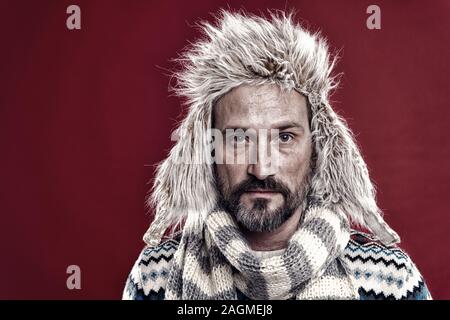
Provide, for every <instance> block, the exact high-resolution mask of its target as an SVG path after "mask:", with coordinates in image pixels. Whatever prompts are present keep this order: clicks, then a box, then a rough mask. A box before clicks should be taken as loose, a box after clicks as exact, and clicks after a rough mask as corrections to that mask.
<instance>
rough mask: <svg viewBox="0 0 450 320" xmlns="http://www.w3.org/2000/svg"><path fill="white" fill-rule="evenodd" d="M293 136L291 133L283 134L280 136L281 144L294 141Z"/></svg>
mask: <svg viewBox="0 0 450 320" xmlns="http://www.w3.org/2000/svg"><path fill="white" fill-rule="evenodd" d="M292 138H293V137H292V135H291V134H289V133H281V134H280V142H281V143H288V142H289V141H291V140H292Z"/></svg>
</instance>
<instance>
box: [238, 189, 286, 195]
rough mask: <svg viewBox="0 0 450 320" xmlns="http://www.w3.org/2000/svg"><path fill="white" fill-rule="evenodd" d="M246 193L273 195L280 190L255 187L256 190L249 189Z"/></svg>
mask: <svg viewBox="0 0 450 320" xmlns="http://www.w3.org/2000/svg"><path fill="white" fill-rule="evenodd" d="M245 193H246V194H248V195H250V196H259V197H264V196H273V195H275V194H277V193H279V192H278V191H275V190H267V189H254V190H248V191H246V192H245Z"/></svg>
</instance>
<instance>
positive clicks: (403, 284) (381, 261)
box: [123, 231, 431, 300]
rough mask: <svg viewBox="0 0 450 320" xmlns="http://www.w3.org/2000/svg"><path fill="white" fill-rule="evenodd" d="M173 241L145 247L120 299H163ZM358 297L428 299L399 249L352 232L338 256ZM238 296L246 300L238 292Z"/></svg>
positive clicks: (174, 246)
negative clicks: (340, 254)
mask: <svg viewBox="0 0 450 320" xmlns="http://www.w3.org/2000/svg"><path fill="white" fill-rule="evenodd" d="M178 244H179V242H178V241H177V240H173V239H170V240H167V241H164V242H162V243H161V244H160V245H158V246H157V247H153V248H151V247H145V248H144V249H143V250H142V252H141V254H140V255H139V258H138V259H137V260H136V262H135V264H134V266H133V268H132V270H131V272H130V274H129V276H128V278H127V280H126V284H125V288H124V291H123V299H127V300H163V299H164V290H165V285H166V283H167V279H168V275H169V269H170V265H171V261H172V257H173V255H174V253H175V251H176V250H177V248H178ZM341 260H342V262H343V264H344V265H345V266H346V270H347V273H348V275H349V276H350V278H351V279H352V282H353V284H354V286H355V287H356V288H357V290H358V293H359V297H360V299H361V300H425V299H431V295H430V292H429V290H428V288H427V286H426V284H425V281H424V279H423V277H422V276H421V274H420V272H419V271H418V269H417V267H416V266H415V264H414V263H413V262H412V260H411V258H410V257H409V256H408V255H407V254H406V253H405V252H404V251H402V250H401V249H400V248H398V247H395V246H390V247H388V246H385V245H383V244H381V243H380V242H379V241H377V240H376V239H373V238H371V237H370V236H369V235H368V234H365V233H361V232H356V231H355V232H353V233H352V236H351V240H350V241H349V243H348V245H347V247H346V248H345V250H344V254H343V256H342V258H341ZM238 298H239V299H242V300H247V299H248V298H247V297H245V296H244V295H243V294H242V293H241V292H238Z"/></svg>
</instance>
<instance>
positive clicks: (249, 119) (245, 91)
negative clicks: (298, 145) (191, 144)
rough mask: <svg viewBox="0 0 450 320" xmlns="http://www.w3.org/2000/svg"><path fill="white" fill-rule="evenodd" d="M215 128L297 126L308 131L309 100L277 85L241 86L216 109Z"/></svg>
mask: <svg viewBox="0 0 450 320" xmlns="http://www.w3.org/2000/svg"><path fill="white" fill-rule="evenodd" d="M214 122H215V127H216V128H218V129H224V128H226V127H236V128H237V127H239V128H274V127H276V125H277V123H286V122H297V123H300V124H301V125H303V126H305V127H308V112H307V105H306V99H305V97H304V96H303V95H301V94H300V93H298V92H297V91H295V90H290V91H283V90H282V89H281V88H280V87H279V86H278V85H275V84H266V85H258V86H256V85H242V86H239V87H237V88H234V89H233V90H231V91H230V92H229V93H227V94H226V95H224V96H223V97H222V98H221V99H220V100H219V101H218V102H217V104H216V106H215V108H214Z"/></svg>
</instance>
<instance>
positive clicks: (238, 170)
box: [216, 164, 247, 188]
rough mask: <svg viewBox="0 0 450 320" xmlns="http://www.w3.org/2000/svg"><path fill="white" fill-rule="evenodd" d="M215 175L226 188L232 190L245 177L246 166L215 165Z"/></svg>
mask: <svg viewBox="0 0 450 320" xmlns="http://www.w3.org/2000/svg"><path fill="white" fill-rule="evenodd" d="M216 170H217V175H218V177H219V179H220V181H221V182H222V185H223V186H224V187H226V188H233V187H234V186H235V185H237V184H239V183H240V182H242V181H243V180H245V179H246V177H247V166H246V165H238V164H217V165H216Z"/></svg>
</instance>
